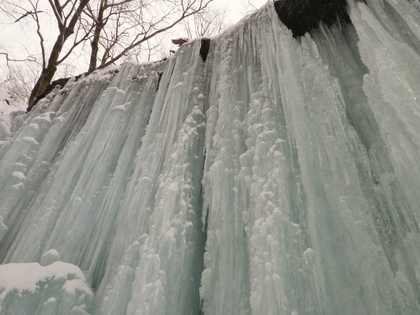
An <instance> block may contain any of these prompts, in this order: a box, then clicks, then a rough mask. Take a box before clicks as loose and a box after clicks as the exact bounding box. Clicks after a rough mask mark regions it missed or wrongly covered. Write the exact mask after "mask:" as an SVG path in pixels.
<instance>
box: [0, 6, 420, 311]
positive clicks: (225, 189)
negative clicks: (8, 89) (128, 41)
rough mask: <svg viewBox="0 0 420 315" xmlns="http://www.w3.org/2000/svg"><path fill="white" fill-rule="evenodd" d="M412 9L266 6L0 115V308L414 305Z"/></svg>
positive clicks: (418, 55)
mask: <svg viewBox="0 0 420 315" xmlns="http://www.w3.org/2000/svg"><path fill="white" fill-rule="evenodd" d="M414 4H415V3H413V2H410V1H403V0H367V1H366V3H364V2H354V1H350V2H349V9H350V11H349V16H350V19H351V21H352V23H351V24H341V25H335V26H332V27H329V28H326V27H322V26H321V27H320V28H319V29H318V30H316V31H314V32H312V33H311V34H306V35H305V36H303V37H300V38H293V36H292V33H291V31H290V30H289V29H287V28H286V27H285V26H284V25H283V24H282V23H281V22H280V20H279V18H278V17H277V15H276V12H275V10H274V8H273V4H272V3H267V5H266V6H264V7H263V8H262V9H260V10H259V11H257V12H256V13H254V14H253V15H251V16H249V17H248V18H246V19H244V20H242V21H241V22H240V23H239V24H237V25H236V26H235V27H232V28H230V29H229V30H227V31H226V32H224V33H223V34H222V35H220V36H219V37H217V38H214V39H212V40H211V43H210V50H209V53H208V55H207V56H206V57H207V58H203V57H202V56H201V55H200V50H201V51H202V49H201V45H202V40H200V39H198V40H195V41H192V42H189V43H187V44H184V45H183V46H182V47H181V48H180V49H179V50H178V51H177V53H176V54H175V55H174V56H171V57H170V58H168V60H166V61H165V62H160V63H155V64H145V65H137V64H131V63H127V64H124V65H123V66H122V67H120V68H113V69H108V70H105V71H102V72H98V73H96V74H93V75H92V76H89V77H87V78H84V79H81V80H78V81H77V82H69V83H67V85H66V87H65V88H64V89H61V90H55V91H54V92H53V94H50V95H49V96H47V97H46V98H45V99H43V100H41V101H40V102H39V103H38V104H37V105H36V106H35V107H34V109H33V110H32V111H31V112H29V113H28V114H26V115H20V116H17V117H15V118H14V120H13V121H12V122H11V121H10V120H8V119H0V121H3V122H4V123H2V124H1V125H0V127H1V128H2V132H0V135H1V136H2V139H0V140H1V142H0V145H1V146H0V159H1V160H0V237H1V239H2V240H1V243H0V258H1V261H2V263H3V265H1V266H0V303H2V306H1V309H0V314H2V315H3V314H12V315H16V314H43V315H46V314H48V315H67V314H84V315H86V314H95V315H99V314H100V315H120V314H121V315H123V314H127V315H134V314H142V315H143V314H144V315H145V314H150V315H163V314H166V315H189V314H191V315H192V314H197V315H198V314H205V315H228V314H229V315H242V314H250V315H251V314H252V315H337V314H340V315H379V314H380V315H418V314H420V285H419V282H420V229H419V224H420V193H419V191H420V151H419V148H420V104H419V103H420V71H419V66H420V24H419V23H420V12H419V10H418V9H417V7H416V6H415V5H414ZM204 59H205V62H204V61H203V60H204ZM39 263H40V264H41V265H40V264H39ZM29 270H33V272H32V273H28V272H29ZM9 273H10V274H9ZM15 276H16V278H14V277H15ZM13 279H16V280H13Z"/></svg>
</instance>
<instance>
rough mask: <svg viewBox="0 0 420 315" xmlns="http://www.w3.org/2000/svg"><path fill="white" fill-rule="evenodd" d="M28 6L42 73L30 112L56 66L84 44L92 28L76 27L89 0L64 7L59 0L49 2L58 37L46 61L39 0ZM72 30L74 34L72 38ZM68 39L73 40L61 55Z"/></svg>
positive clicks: (68, 0) (31, 0)
mask: <svg viewBox="0 0 420 315" xmlns="http://www.w3.org/2000/svg"><path fill="white" fill-rule="evenodd" d="M29 3H30V4H31V5H32V12H34V13H33V14H31V16H32V18H33V19H34V21H35V23H36V28H37V29H36V32H37V35H38V37H39V45H40V48H41V54H42V71H41V74H40V76H39V78H38V80H37V82H36V83H35V86H34V88H33V89H32V91H31V94H30V96H29V101H28V104H29V107H28V109H30V107H31V106H32V104H33V102H34V100H35V99H36V97H37V96H38V95H39V94H41V93H42V92H43V91H44V90H45V89H46V88H47V86H48V84H50V82H51V80H52V79H53V77H54V74H55V73H56V71H57V67H58V66H59V65H60V64H61V63H62V62H63V61H64V60H66V59H67V58H68V57H69V56H70V55H71V53H72V52H73V50H74V49H75V48H76V47H77V46H79V45H80V44H81V43H83V42H84V41H86V40H87V39H88V38H89V36H90V33H91V29H88V30H85V29H84V28H83V27H79V25H81V20H82V13H83V10H84V9H85V7H86V6H87V4H88V3H89V0H66V1H64V3H63V4H61V3H60V1H59V0H48V3H49V5H50V8H51V9H52V12H53V14H54V17H55V21H56V27H57V29H58V36H57V39H56V40H55V42H54V45H53V47H52V48H51V51H50V53H49V54H48V58H47V53H46V48H45V39H44V36H43V34H42V32H41V22H40V14H42V13H40V11H41V10H39V8H38V6H39V0H36V1H35V0H29ZM75 30H76V34H75V35H74V33H75ZM70 38H72V44H71V45H70V47H69V48H67V49H66V51H65V52H64V54H62V52H63V49H64V47H65V44H66V42H67V41H68V40H69V39H70Z"/></svg>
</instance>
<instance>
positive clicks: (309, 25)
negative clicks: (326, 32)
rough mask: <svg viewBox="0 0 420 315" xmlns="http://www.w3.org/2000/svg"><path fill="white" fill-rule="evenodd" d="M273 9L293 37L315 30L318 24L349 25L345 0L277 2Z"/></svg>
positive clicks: (280, 0)
mask: <svg viewBox="0 0 420 315" xmlns="http://www.w3.org/2000/svg"><path fill="white" fill-rule="evenodd" d="M274 7H275V8H276V12H277V15H278V16H279V18H280V20H281V21H282V22H283V23H284V24H285V25H286V26H287V27H288V28H289V29H290V30H291V31H292V32H293V36H294V37H299V36H302V35H304V34H305V33H307V32H310V31H311V30H314V29H317V28H318V27H319V25H320V23H323V24H325V25H327V26H329V25H332V24H334V23H337V22H338V21H339V22H343V23H350V17H349V15H348V13H347V0H277V1H275V2H274Z"/></svg>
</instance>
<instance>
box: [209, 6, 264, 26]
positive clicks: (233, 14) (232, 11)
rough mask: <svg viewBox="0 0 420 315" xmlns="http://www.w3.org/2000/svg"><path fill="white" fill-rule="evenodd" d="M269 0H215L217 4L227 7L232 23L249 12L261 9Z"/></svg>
mask: <svg viewBox="0 0 420 315" xmlns="http://www.w3.org/2000/svg"><path fill="white" fill-rule="evenodd" d="M266 2H267V0H214V3H215V4H216V6H220V7H225V8H226V9H227V12H228V17H229V20H230V21H231V22H232V23H236V22H238V21H239V20H240V19H242V18H243V17H244V16H245V15H246V14H247V13H249V12H252V11H254V10H255V9H259V8H260V7H261V6H263V5H264V4H265V3H266Z"/></svg>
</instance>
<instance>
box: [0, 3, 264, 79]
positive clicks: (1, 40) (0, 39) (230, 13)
mask: <svg viewBox="0 0 420 315" xmlns="http://www.w3.org/2000/svg"><path fill="white" fill-rule="evenodd" d="M269 1H271V0H269ZM266 2H267V0H214V4H213V5H215V6H217V7H219V8H221V9H224V10H226V20H227V22H228V24H229V25H232V24H234V23H236V22H238V21H239V20H240V19H241V18H243V17H244V16H246V15H247V13H250V12H253V11H255V9H258V8H260V7H261V6H263V5H264V4H265V3H266ZM32 22H33V21H31V20H30V19H29V18H27V19H22V21H20V22H19V23H25V24H26V23H32ZM51 23H52V25H54V23H55V22H54V20H52V21H51ZM19 26H20V25H19V24H18V23H15V22H14V21H13V20H12V19H11V18H9V17H4V16H0V53H1V52H7V53H9V56H10V58H16V59H21V58H22V59H26V57H27V56H28V55H30V53H31V52H30V50H31V49H28V48H29V47H28V45H36V47H38V46H37V45H38V38H37V36H36V34H35V33H34V32H33V28H27V30H26V31H22V30H20V29H19ZM44 32H45V30H44ZM178 34H179V36H181V37H183V36H184V35H182V34H180V33H177V35H176V36H178ZM55 36H56V35H54V37H53V38H52V39H55ZM168 36H174V35H173V34H168ZM168 42H169V43H170V39H168ZM169 49H171V48H168V49H167V50H168V51H169ZM7 73H8V70H7V67H6V63H5V57H4V55H1V54H0V83H1V82H3V81H4V80H5V76H7Z"/></svg>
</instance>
